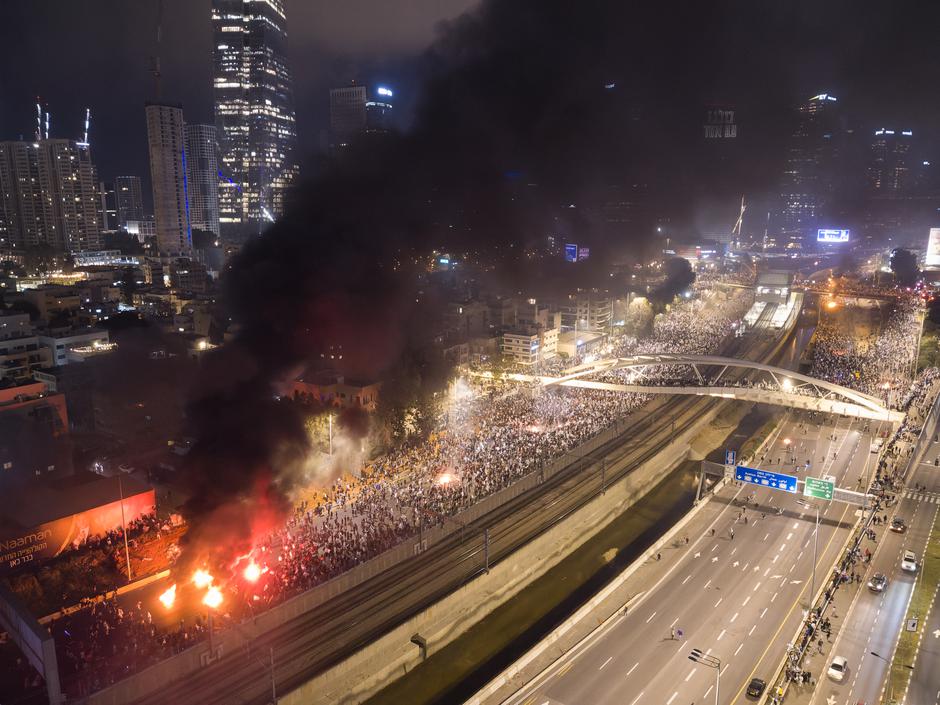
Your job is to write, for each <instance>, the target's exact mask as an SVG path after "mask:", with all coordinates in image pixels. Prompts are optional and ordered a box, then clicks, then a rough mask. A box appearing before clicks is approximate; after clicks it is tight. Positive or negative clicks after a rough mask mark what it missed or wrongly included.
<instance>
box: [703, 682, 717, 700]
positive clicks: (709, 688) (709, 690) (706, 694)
mask: <svg viewBox="0 0 940 705" xmlns="http://www.w3.org/2000/svg"><path fill="white" fill-rule="evenodd" d="M714 687H715V686H713V685H710V686H708V690H706V691H705V699H706V700H708V694H709V693H710V692H712V688H714Z"/></svg>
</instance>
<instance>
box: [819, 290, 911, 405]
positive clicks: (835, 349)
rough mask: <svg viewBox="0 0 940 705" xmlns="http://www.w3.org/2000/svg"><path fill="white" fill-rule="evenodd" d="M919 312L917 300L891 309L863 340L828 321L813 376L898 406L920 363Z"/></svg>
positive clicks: (823, 325)
mask: <svg viewBox="0 0 940 705" xmlns="http://www.w3.org/2000/svg"><path fill="white" fill-rule="evenodd" d="M917 310H918V303H917V299H916V298H907V299H903V300H901V301H899V302H898V303H897V304H894V305H893V306H892V307H891V310H890V312H889V313H888V316H887V321H886V322H885V324H884V325H883V326H881V329H880V330H876V331H872V332H871V333H870V334H868V335H867V336H863V337H861V338H860V337H859V336H857V335H852V334H850V333H848V332H845V331H843V330H841V329H840V328H839V327H838V326H836V325H835V324H834V323H832V322H829V321H828V320H825V319H824V321H823V322H822V323H821V324H820V326H819V327H818V328H817V329H816V334H815V336H814V343H815V349H814V352H813V366H812V370H811V372H810V374H811V375H812V376H813V377H819V378H820V379H826V380H829V381H832V382H836V383H837V384H841V385H843V386H845V387H849V388H850V389H856V390H858V391H860V392H865V393H866V394H871V395H872V396H877V397H879V398H881V399H888V400H889V401H890V402H891V403H892V405H894V406H897V405H898V404H899V400H898V399H897V396H898V395H897V393H896V392H897V390H902V389H905V388H906V386H907V383H906V380H907V379H909V378H910V375H911V371H912V369H913V367H914V364H915V362H916V355H917V350H916V346H915V344H914V343H915V341H916V340H917V334H918V325H919V318H918V315H917ZM891 390H895V393H891ZM892 397H893V398H892Z"/></svg>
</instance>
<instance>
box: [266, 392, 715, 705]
mask: <svg viewBox="0 0 940 705" xmlns="http://www.w3.org/2000/svg"><path fill="white" fill-rule="evenodd" d="M723 405H724V403H718V404H714V405H713V406H712V408H710V409H709V410H708V411H706V412H705V413H704V414H702V415H700V416H697V417H695V419H696V420H695V423H694V424H690V425H688V426H687V427H686V428H685V430H683V431H682V432H680V433H679V434H678V435H677V436H676V438H675V439H674V440H673V441H672V443H670V444H669V446H667V447H666V448H664V449H663V450H662V451H660V452H659V453H658V454H657V455H656V456H655V457H653V458H652V459H650V460H648V461H647V462H645V463H643V464H642V465H640V466H639V467H637V468H636V469H635V470H634V471H633V472H631V473H630V474H629V475H628V476H627V477H625V478H623V479H621V480H620V481H618V482H616V483H613V484H611V485H610V487H609V488H608V490H607V493H606V494H604V495H600V496H598V497H597V498H595V499H594V500H593V501H592V502H590V503H589V504H587V505H586V506H584V507H582V508H581V509H580V510H578V511H577V512H575V513H574V514H573V515H572V516H571V517H569V518H568V519H566V520H565V521H564V522H563V523H561V524H559V525H557V526H555V527H553V528H552V529H550V530H549V531H547V532H545V533H544V534H542V535H541V536H540V537H539V538H537V539H535V540H534V541H532V542H530V543H529V544H528V545H526V546H524V547H523V548H521V549H519V550H518V551H517V552H516V553H514V554H513V555H512V557H511V558H508V559H506V560H503V561H501V562H500V563H497V564H496V565H495V566H494V567H493V568H492V569H491V570H490V573H489V574H488V575H481V576H479V577H477V578H475V579H474V580H473V581H471V582H470V583H468V584H467V585H465V586H463V587H462V588H460V589H459V590H457V591H456V592H454V593H452V594H451V595H449V596H448V597H446V598H444V599H443V600H441V601H439V602H438V603H436V604H435V605H433V606H431V607H430V608H428V609H426V610H424V611H423V612H421V613H420V614H418V615H416V616H415V617H413V618H412V619H410V620H408V621H407V622H405V623H404V624H402V625H400V626H399V627H397V628H396V629H394V630H392V631H391V632H389V633H388V634H386V635H385V636H383V637H382V638H380V639H378V640H377V641H375V642H373V643H372V644H370V645H369V646H368V647H366V648H365V649H363V650H361V651H359V652H357V653H356V654H354V655H353V656H351V657H350V658H348V659H346V660H345V661H343V662H342V663H340V664H338V665H337V666H335V667H334V668H332V669H330V670H328V671H325V672H324V673H322V674H320V675H319V676H317V677H315V678H314V679H313V680H311V681H309V682H308V683H306V684H305V685H303V686H301V687H300V688H298V689H296V690H294V691H293V692H291V693H290V694H288V695H286V696H284V697H282V698H280V702H281V703H283V704H284V705H308V704H311V705H314V704H327V703H329V704H337V705H338V704H340V703H342V704H344V705H345V704H349V703H359V702H362V701H363V700H365V699H367V698H368V697H370V696H371V695H373V694H374V693H376V692H378V691H379V690H381V689H382V688H383V687H385V686H386V685H388V684H390V683H392V682H393V681H394V680H396V679H397V678H398V677H400V676H402V675H404V674H405V673H407V672H408V671H410V670H411V669H412V668H414V667H415V666H417V665H419V664H420V663H421V657H420V654H419V651H418V647H416V646H415V645H414V644H412V643H411V642H410V639H411V636H412V635H413V634H415V633H419V634H421V635H422V636H423V637H425V638H426V639H427V641H428V655H431V654H433V653H435V652H436V651H439V650H440V649H442V648H443V647H444V646H446V645H447V644H449V643H450V642H451V641H453V640H454V639H456V638H457V637H458V636H460V635H461V634H463V633H464V632H465V631H466V630H468V629H469V628H470V627H472V626H473V625H474V624H476V623H477V622H479V621H480V620H481V619H483V618H484V617H486V615H488V614H489V613H490V612H492V611H493V610H495V609H496V608H497V607H499V606H500V605H501V604H503V603H504V602H505V601H506V600H509V599H511V598H512V597H513V596H514V595H516V594H517V593H518V592H520V591H521V590H522V589H523V588H525V587H526V586H527V585H529V584H530V583H531V582H532V581H534V580H536V579H538V578H539V577H541V576H542V575H544V574H545V573H546V572H547V571H548V570H549V569H550V568H552V567H553V566H555V565H556V564H557V563H559V562H560V561H561V560H562V559H564V558H565V557H566V556H567V555H568V554H570V553H571V552H572V551H573V550H575V549H576V548H577V547H579V546H580V545H581V544H583V543H584V542H585V541H587V540H588V539H589V538H591V537H592V536H594V535H595V534H597V533H598V532H600V531H601V530H603V529H604V527H606V526H607V525H608V524H609V523H610V522H611V521H613V520H614V519H615V518H616V517H618V516H619V515H620V514H622V513H623V512H624V511H626V510H627V509H629V508H630V507H631V506H633V504H635V503H636V502H638V501H639V500H640V499H642V498H643V497H644V496H645V495H646V494H647V493H648V492H649V491H650V490H651V489H652V488H653V487H654V486H655V485H656V484H658V483H659V482H660V481H661V480H662V479H663V477H664V476H665V475H666V474H668V473H669V472H670V471H672V470H673V469H675V468H676V467H677V466H678V465H679V463H681V462H682V461H683V460H685V459H686V458H687V457H688V454H689V448H690V445H691V443H692V441H693V439H694V437H695V436H696V435H697V434H698V433H699V432H700V431H701V430H702V429H703V428H704V427H705V426H706V425H707V424H708V423H710V422H711V421H712V419H713V418H714V417H715V416H716V415H717V414H718V412H719V411H720V410H721V408H722V406H723Z"/></svg>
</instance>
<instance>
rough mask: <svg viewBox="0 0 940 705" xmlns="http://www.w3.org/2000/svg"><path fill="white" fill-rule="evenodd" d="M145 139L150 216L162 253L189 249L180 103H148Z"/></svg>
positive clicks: (184, 153)
mask: <svg viewBox="0 0 940 705" xmlns="http://www.w3.org/2000/svg"><path fill="white" fill-rule="evenodd" d="M146 114H147V142H148V145H149V148H150V178H151V181H152V183H153V216H154V221H155V225H156V233H157V247H158V248H159V250H160V252H161V253H166V254H185V253H189V252H190V251H191V250H192V240H193V238H192V229H191V226H190V221H189V200H188V198H189V196H188V185H187V175H186V169H187V167H186V148H185V140H184V138H183V109H182V107H181V106H179V105H167V104H162V103H148V104H147V106H146Z"/></svg>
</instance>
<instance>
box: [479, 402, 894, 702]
mask: <svg viewBox="0 0 940 705" xmlns="http://www.w3.org/2000/svg"><path fill="white" fill-rule="evenodd" d="M807 419H808V416H806V415H804V414H801V413H799V412H791V413H789V414H788V415H787V418H786V420H785V421H784V422H783V424H782V425H781V426H780V427H779V428H778V432H777V433H776V436H775V437H773V440H772V442H771V443H770V444H769V445H768V446H767V450H766V452H765V453H764V462H763V464H761V463H757V464H758V466H759V467H762V468H765V469H769V470H774V471H777V472H788V473H797V474H799V475H800V477H804V476H805V475H806V472H805V466H804V464H805V462H806V460H807V459H808V460H810V467H811V468H812V471H811V472H810V474H811V475H813V476H820V475H834V476H835V477H836V478H837V485H838V486H840V487H845V488H849V489H854V488H855V487H856V485H857V478H858V477H863V476H865V474H866V473H871V472H872V466H873V464H874V463H875V460H876V457H877V456H876V455H875V454H873V453H870V452H869V448H870V445H871V437H872V434H873V433H875V432H877V430H878V428H877V427H876V426H874V425H873V426H871V427H868V424H866V423H865V422H863V421H854V420H850V419H840V418H833V417H825V416H823V415H819V417H818V420H819V421H821V422H822V425H821V426H819V425H816V424H815V423H813V422H808V421H807ZM866 427H868V430H867V431H866V430H865V429H866ZM786 441H789V443H787V442H786ZM745 499H747V500H749V504H748V505H747V506H741V505H742V503H743V500H745ZM798 499H799V497H797V496H794V495H790V494H788V493H785V492H781V491H773V490H770V489H766V488H759V487H753V486H750V485H748V486H744V487H741V486H734V485H732V486H729V487H727V488H725V489H724V490H722V492H720V493H719V494H718V495H717V496H716V497H714V498H713V499H712V500H711V501H709V502H708V505H711V506H706V508H705V509H704V510H703V511H701V512H699V513H698V514H697V515H696V517H695V518H694V519H693V520H692V521H691V522H689V524H688V525H687V527H686V530H687V532H688V536H689V537H690V538H691V540H690V542H689V544H687V545H686V544H685V543H684V541H682V540H680V541H679V545H678V547H675V548H672V549H671V550H668V551H664V552H663V554H662V557H661V559H660V560H658V561H657V560H656V559H655V557H654V558H653V559H651V560H652V562H653V563H654V565H656V564H659V565H657V567H661V568H663V570H661V571H660V574H659V576H656V575H655V574H651V573H650V571H645V572H644V571H637V573H636V575H635V576H634V577H633V580H635V583H634V586H633V589H632V593H633V595H636V596H637V597H635V598H634V600H632V601H631V603H630V606H629V610H628V612H627V614H625V615H623V614H621V615H620V616H619V617H617V618H615V619H613V620H612V621H610V622H609V623H608V625H606V626H605V627H604V628H603V629H601V630H599V631H597V632H596V633H595V634H594V635H593V636H592V637H590V638H589V639H588V640H587V641H586V642H583V643H582V644H581V646H579V647H578V648H576V649H571V650H569V651H568V653H567V654H566V655H565V656H563V657H562V658H560V659H558V660H556V661H555V663H554V664H553V665H552V666H550V667H549V668H548V669H547V670H545V671H543V672H542V673H541V674H540V675H538V676H537V677H535V678H532V679H530V680H529V684H528V685H527V686H526V687H524V688H523V689H522V690H520V691H518V692H517V693H516V694H515V695H513V696H512V697H510V698H509V699H508V700H507V701H506V703H507V705H577V704H580V703H598V704H601V703H617V704H618V705H620V704H622V705H640V704H644V705H645V703H665V704H666V705H686V704H687V703H690V702H696V701H700V702H711V700H712V699H713V698H714V697H715V694H714V689H715V687H716V685H717V684H716V671H715V669H710V668H707V667H705V666H703V665H698V664H695V663H692V662H691V661H689V660H688V654H689V651H690V649H691V648H693V647H695V648H699V649H701V650H702V651H705V652H707V653H708V654H710V655H712V656H715V657H717V658H719V659H720V660H721V669H720V674H721V685H720V690H721V698H720V702H726V703H727V702H738V701H743V700H744V689H745V687H746V685H747V683H748V682H749V681H750V679H751V678H752V677H753V676H755V675H757V676H759V677H763V678H765V679H766V680H770V677H771V676H772V675H773V673H774V671H775V670H776V668H777V665H778V664H779V663H780V661H781V659H782V658H783V655H784V653H785V650H786V640H787V639H788V638H789V637H790V636H791V635H792V634H794V633H795V632H796V630H797V628H798V626H799V624H800V622H801V620H802V619H803V616H804V610H805V609H806V608H807V606H808V604H809V595H810V591H811V585H810V583H811V582H812V579H813V578H812V575H813V533H814V528H815V519H816V516H815V512H814V511H812V510H811V509H807V508H805V507H802V506H799V505H797V504H796V500H798ZM778 507H779V508H780V510H781V512H782V513H780V514H778V513H777V508H778ZM820 509H821V512H820V526H819V537H818V539H819V540H818V547H819V549H818V556H817V560H816V583H815V587H816V588H817V589H818V587H819V586H820V585H821V584H822V581H823V580H824V579H825V578H826V577H827V573H826V572H825V571H827V570H828V567H829V566H831V565H832V564H833V563H834V561H835V560H836V557H837V556H838V555H839V553H840V551H841V549H842V547H843V544H844V543H845V541H846V539H847V538H848V536H849V532H850V529H851V527H852V526H853V525H854V523H855V521H856V519H857V516H856V511H857V508H856V507H854V506H850V505H845V504H837V503H831V504H829V505H821V507H820ZM745 519H746V520H747V521H746V523H745ZM712 529H714V535H713V534H712ZM667 562H668V565H666V563H667ZM628 582H629V581H628ZM628 589H629V588H628ZM680 632H681V636H680ZM488 702H489V701H488Z"/></svg>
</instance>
